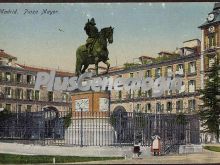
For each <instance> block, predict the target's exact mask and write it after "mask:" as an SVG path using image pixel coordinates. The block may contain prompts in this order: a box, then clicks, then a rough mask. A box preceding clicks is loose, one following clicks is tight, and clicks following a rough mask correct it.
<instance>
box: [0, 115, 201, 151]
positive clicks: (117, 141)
mask: <svg viewBox="0 0 220 165" xmlns="http://www.w3.org/2000/svg"><path fill="white" fill-rule="evenodd" d="M154 135H158V136H159V137H160V138H161V143H162V150H163V152H170V150H171V149H173V148H174V147H173V146H178V145H181V144H187V143H191V144H198V143H199V120H198V116H196V115H184V116H181V117H179V116H178V115H176V114H160V115H158V114H148V113H139V112H119V113H115V112H113V113H112V112H55V111H41V112H26V113H9V114H4V115H2V114H0V140H1V141H2V140H7V141H8V140H11V141H16V142H21V143H37V144H43V145H65V146H129V145H134V144H135V143H141V145H143V146H151V143H152V140H153V139H152V137H153V136H154Z"/></svg>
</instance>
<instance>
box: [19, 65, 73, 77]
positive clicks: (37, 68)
mask: <svg viewBox="0 0 220 165" xmlns="http://www.w3.org/2000/svg"><path fill="white" fill-rule="evenodd" d="M16 64H17V65H18V66H20V67H22V68H23V69H24V70H28V71H33V72H50V71H51V70H54V69H50V68H43V67H35V66H28V65H22V64H18V63H16ZM55 71H56V74H57V75H58V76H67V77H71V76H74V73H71V72H67V71H60V70H55Z"/></svg>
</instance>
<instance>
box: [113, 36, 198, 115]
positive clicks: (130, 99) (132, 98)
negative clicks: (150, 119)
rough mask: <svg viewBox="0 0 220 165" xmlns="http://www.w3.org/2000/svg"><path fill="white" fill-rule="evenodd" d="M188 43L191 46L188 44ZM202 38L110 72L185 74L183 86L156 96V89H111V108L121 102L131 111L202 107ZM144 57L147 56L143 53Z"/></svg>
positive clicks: (143, 75)
mask: <svg viewBox="0 0 220 165" xmlns="http://www.w3.org/2000/svg"><path fill="white" fill-rule="evenodd" d="M186 44H188V45H187V46H185V45H186ZM199 47H200V41H199V40H197V39H195V40H190V41H187V42H185V43H184V47H182V48H181V49H179V50H178V51H176V52H174V53H168V52H160V53H159V57H158V58H156V59H155V60H150V61H149V58H146V57H145V58H146V59H147V60H148V61H146V62H143V61H142V63H146V64H142V65H137V66H134V67H129V68H125V69H124V70H119V71H114V72H111V73H109V76H111V77H113V79H116V78H118V77H122V78H131V77H132V78H139V79H144V78H147V77H152V78H153V79H154V80H155V79H157V78H159V77H167V76H168V74H172V77H173V78H174V77H176V76H178V77H181V78H182V79H183V84H182V86H181V89H180V90H176V91H165V92H164V93H163V95H162V96H161V97H153V96H152V90H149V91H147V92H145V91H144V92H143V91H142V90H141V88H140V89H139V90H134V91H129V92H127V91H124V90H122V91H115V90H113V91H112V92H111V111H114V109H116V107H117V106H123V107H124V108H125V109H126V110H127V111H129V112H132V111H139V112H146V113H177V112H183V113H193V112H196V111H197V110H198V109H199V105H200V104H201V101H200V99H199V92H198V90H199V89H201V74H200V70H201V57H200V51H198V48H199ZM140 59H143V58H142V57H140Z"/></svg>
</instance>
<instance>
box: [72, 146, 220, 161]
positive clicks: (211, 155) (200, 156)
mask: <svg viewBox="0 0 220 165" xmlns="http://www.w3.org/2000/svg"><path fill="white" fill-rule="evenodd" d="M195 163H196V164H199V163H203V164H208V163H214V164H220V152H213V151H208V150H205V149H203V152H202V153H194V154H181V155H168V156H154V157H153V156H152V157H150V156H148V157H145V158H143V159H138V158H133V159H131V158H130V159H125V160H108V161H92V162H83V163H80V164H195ZM74 164H75V163H74Z"/></svg>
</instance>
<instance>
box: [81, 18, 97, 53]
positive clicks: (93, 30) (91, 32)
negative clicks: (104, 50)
mask: <svg viewBox="0 0 220 165" xmlns="http://www.w3.org/2000/svg"><path fill="white" fill-rule="evenodd" d="M95 25H96V23H95V19H94V18H92V19H91V20H88V22H87V23H86V24H85V27H84V30H85V31H86V34H87V35H88V39H87V40H86V48H87V50H88V55H89V56H90V57H91V56H92V53H91V51H92V48H93V45H94V43H95V41H96V39H97V38H98V35H99V30H98V28H97V27H96V26H95Z"/></svg>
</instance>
